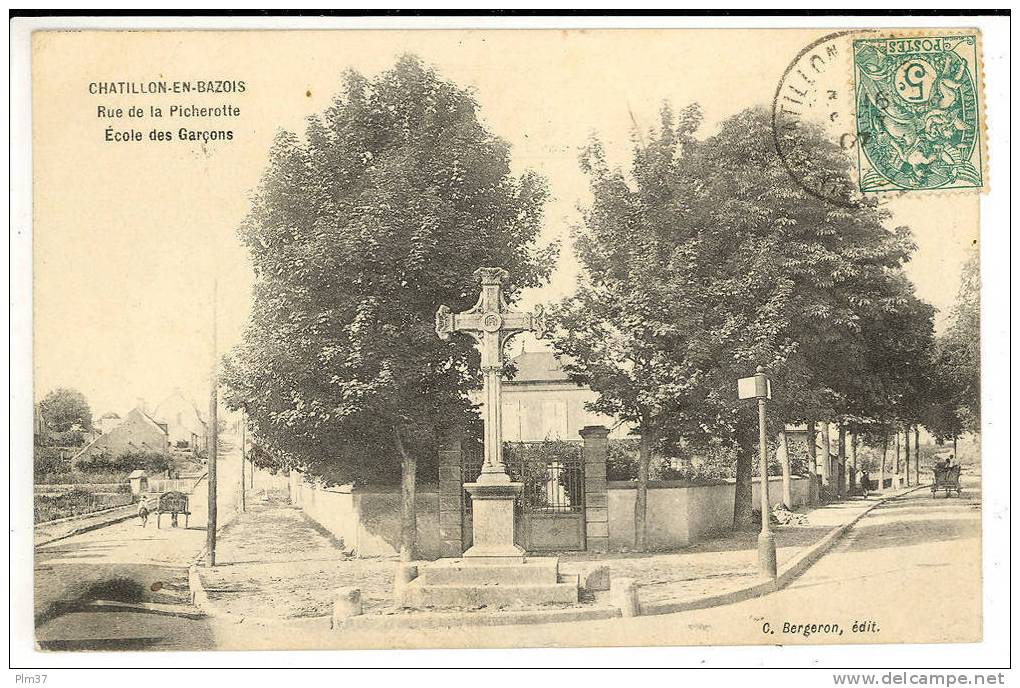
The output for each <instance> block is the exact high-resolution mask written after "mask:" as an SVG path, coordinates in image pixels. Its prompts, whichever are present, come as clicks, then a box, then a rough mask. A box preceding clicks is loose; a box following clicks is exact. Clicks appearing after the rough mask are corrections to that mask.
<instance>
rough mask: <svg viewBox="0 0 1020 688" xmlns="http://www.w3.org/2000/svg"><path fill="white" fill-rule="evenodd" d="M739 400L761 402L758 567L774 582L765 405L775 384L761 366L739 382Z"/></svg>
mask: <svg viewBox="0 0 1020 688" xmlns="http://www.w3.org/2000/svg"><path fill="white" fill-rule="evenodd" d="M737 397H738V398H740V399H757V400H758V460H759V467H758V472H759V475H760V480H761V533H760V534H759V535H758V567H759V569H761V572H762V573H763V574H765V575H767V576H769V577H770V578H773V579H774V578H775V577H776V541H775V538H774V537H773V536H772V526H771V524H770V523H769V516H770V515H771V513H772V510H771V509H769V457H768V438H767V437H766V435H765V402H766V399H771V398H772V381H771V380H769V379H768V378H767V377H766V376H765V369H764V368H762V367H761V366H758V368H757V369H756V370H755V374H754V376H753V377H745V378H741V379H739V380H737Z"/></svg>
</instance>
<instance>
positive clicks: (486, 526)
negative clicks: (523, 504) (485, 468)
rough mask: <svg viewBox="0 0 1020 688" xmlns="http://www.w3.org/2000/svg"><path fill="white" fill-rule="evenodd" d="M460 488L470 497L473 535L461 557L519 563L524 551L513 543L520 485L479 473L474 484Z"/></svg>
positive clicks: (505, 478) (521, 487)
mask: <svg viewBox="0 0 1020 688" xmlns="http://www.w3.org/2000/svg"><path fill="white" fill-rule="evenodd" d="M499 476H502V479H501V478H500V477H499ZM464 489H465V490H467V491H468V493H469V494H470V495H471V513H472V519H473V526H472V528H473V533H474V544H473V545H472V546H471V548H470V549H468V551H466V552H464V557H465V558H468V559H471V558H492V557H496V558H500V559H505V558H511V559H515V560H518V561H522V562H523V561H524V550H523V549H521V548H520V547H519V546H517V545H515V544H514V500H515V499H517V495H519V494H520V493H521V490H523V489H524V484H523V483H513V482H510V478H508V477H507V475H506V473H498V474H497V473H488V474H485V473H483V474H482V475H481V477H479V479H478V482H476V483H465V485H464Z"/></svg>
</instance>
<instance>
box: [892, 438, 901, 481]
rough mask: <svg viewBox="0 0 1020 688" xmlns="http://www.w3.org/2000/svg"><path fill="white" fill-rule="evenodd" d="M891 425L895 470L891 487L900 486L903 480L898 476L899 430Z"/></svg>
mask: <svg viewBox="0 0 1020 688" xmlns="http://www.w3.org/2000/svg"><path fill="white" fill-rule="evenodd" d="M895 427H896V426H895V425H894V426H893V428H894V430H893V442H894V443H895V446H896V470H895V471H894V472H893V487H900V486H902V485H903V481H902V480H901V476H900V431H899V430H896V429H895Z"/></svg>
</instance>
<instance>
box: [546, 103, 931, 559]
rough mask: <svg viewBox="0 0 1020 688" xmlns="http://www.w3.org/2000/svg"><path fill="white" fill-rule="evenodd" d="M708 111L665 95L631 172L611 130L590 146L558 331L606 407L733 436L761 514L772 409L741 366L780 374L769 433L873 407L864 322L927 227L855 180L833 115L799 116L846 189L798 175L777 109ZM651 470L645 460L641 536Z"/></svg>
mask: <svg viewBox="0 0 1020 688" xmlns="http://www.w3.org/2000/svg"><path fill="white" fill-rule="evenodd" d="M698 123H699V114H698V110H697V108H696V107H691V108H688V109H686V110H684V111H682V112H681V113H680V115H679V116H674V114H673V113H672V111H671V110H670V109H669V108H668V107H667V108H664V109H663V113H662V118H661V123H660V126H659V127H658V129H657V130H655V131H652V132H649V133H648V135H647V136H646V137H638V136H635V140H636V142H635V145H634V154H633V161H632V164H631V169H630V174H629V175H625V174H624V173H623V172H622V171H620V170H611V169H609V166H608V164H607V163H606V161H605V157H604V155H603V153H602V148H601V145H600V144H599V143H598V142H597V141H596V142H593V143H592V145H591V146H589V148H588V150H587V151H586V152H585V155H584V157H583V159H582V164H583V166H584V168H585V170H586V171H587V172H588V174H589V176H590V178H591V188H592V195H593V198H594V201H593V203H592V205H591V207H590V208H589V209H588V210H587V212H586V214H585V217H584V226H583V227H581V228H580V229H579V230H578V233H577V234H578V238H577V240H576V244H575V250H576V252H577V255H578V258H579V261H580V263H581V265H582V267H583V268H584V273H583V276H582V280H581V282H580V285H579V289H578V292H577V294H576V295H575V296H573V297H571V298H570V299H568V300H567V301H566V302H565V303H564V304H563V305H562V306H561V308H560V309H559V310H558V311H557V317H558V318H559V324H560V326H561V327H562V332H561V334H560V335H559V337H558V341H557V343H556V346H557V348H558V349H559V351H560V352H561V353H563V354H566V355H567V356H568V357H569V358H568V359H567V360H568V361H570V362H569V363H568V365H567V370H568V372H569V373H570V374H571V375H572V377H574V379H575V380H577V381H579V382H586V383H587V384H589V385H590V386H591V387H592V388H593V389H594V390H595V391H596V392H598V393H599V398H598V400H597V401H596V402H595V403H594V404H593V407H594V410H597V411H600V412H603V413H609V414H615V415H618V416H621V417H623V418H625V419H626V420H630V421H632V422H636V423H637V424H638V425H639V426H640V427H641V429H642V431H643V437H644V436H646V435H647V436H649V439H648V440H646V443H647V445H649V447H650V446H651V445H652V444H656V445H659V446H660V447H663V448H667V447H669V446H671V445H673V446H675V445H676V444H678V443H679V442H681V441H682V440H686V441H688V442H690V443H693V444H695V445H696V444H699V443H700V444H703V445H704V444H707V443H709V442H711V441H712V439H713V438H722V439H723V440H724V441H725V442H728V443H729V444H730V445H732V446H733V447H734V449H735V450H736V459H735V461H736V466H735V475H736V480H737V490H736V499H735V503H734V525H735V526H737V527H748V526H750V525H751V522H752V505H751V478H752V474H753V472H754V458H755V457H756V456H757V419H756V414H755V409H754V405H753V404H752V403H748V402H740V401H738V400H737V398H736V389H735V385H736V382H735V381H736V379H737V378H739V377H744V376H747V375H750V374H752V373H753V371H754V369H755V367H756V366H757V365H762V366H764V367H765V368H766V371H767V372H768V373H769V374H770V375H771V376H772V378H773V380H774V385H773V388H774V400H773V403H772V405H771V409H772V414H771V420H772V427H770V428H769V432H768V434H769V436H770V437H774V436H775V434H776V432H777V431H778V430H779V428H780V427H781V425H782V424H783V423H784V422H785V421H787V420H791V421H792V420H805V419H814V418H818V417H826V416H828V417H833V416H835V415H836V414H837V413H839V414H841V415H848V414H850V413H851V412H852V411H859V410H860V408H863V407H865V406H866V403H865V399H866V395H865V394H864V391H863V390H867V389H868V388H869V386H872V385H873V380H871V379H870V378H869V379H867V380H859V379H857V378H856V377H854V376H855V375H858V374H861V373H862V372H863V370H864V369H863V368H862V366H863V364H862V363H861V362H860V359H861V355H862V352H863V351H864V350H865V349H866V347H867V346H868V341H867V340H866V338H865V337H864V335H863V333H862V329H863V328H864V324H863V323H864V322H866V321H867V320H868V319H869V318H870V317H871V313H873V312H875V311H876V310H881V309H883V308H887V309H888V308H893V307H894V306H895V305H896V300H897V298H899V297H900V296H902V295H897V293H896V291H897V290H896V288H895V287H894V286H893V283H894V282H897V281H898V280H899V279H900V275H901V273H902V271H901V266H902V264H903V262H904V261H905V260H907V258H909V255H910V253H911V251H912V250H913V243H912V241H911V239H910V235H909V231H908V230H906V229H905V228H900V229H898V230H896V231H889V230H887V229H886V228H885V227H884V225H883V222H884V221H885V220H886V219H887V215H886V214H885V213H884V212H883V211H882V210H880V209H879V208H878V207H877V205H876V204H875V203H874V202H872V201H866V200H863V199H861V198H859V197H857V196H854V195H853V193H852V192H851V191H850V189H851V188H852V184H851V183H850V178H849V161H848V160H847V158H846V156H845V154H844V153H843V152H842V151H841V150H840V149H839V148H838V146H835V145H834V144H832V143H830V142H828V141H826V139H825V137H824V136H823V135H822V133H821V132H820V131H819V130H816V129H813V128H811V127H805V128H804V130H803V131H800V132H798V138H799V146H800V147H801V149H802V150H808V151H809V152H810V153H811V159H812V164H813V168H814V169H815V170H816V171H815V172H814V173H813V174H818V175H820V176H823V177H825V178H827V179H829V180H838V181H839V182H840V183H839V184H834V183H831V182H830V183H828V184H827V187H828V188H830V189H832V190H833V193H840V194H842V197H841V199H840V200H841V203H838V204H834V203H830V202H827V201H825V200H823V199H820V198H817V197H815V196H813V195H811V194H808V193H807V192H805V191H804V189H802V188H801V187H800V186H799V185H798V184H797V183H795V182H794V181H793V180H792V179H791V177H790V175H789V174H788V172H787V170H786V168H785V166H784V165H783V163H782V161H781V159H780V158H779V157H778V155H777V153H776V151H775V148H774V145H773V141H772V129H771V121H770V118H769V116H768V113H767V112H765V111H764V110H762V109H759V108H752V109H749V110H746V111H744V112H741V113H739V114H737V115H735V116H733V117H731V118H729V119H727V120H726V121H724V122H723V123H722V125H721V127H720V130H719V132H718V133H717V134H716V135H714V136H711V137H709V138H707V139H705V140H701V141H699V140H696V139H695V138H694V135H693V134H694V131H695V130H696V129H697V126H698ZM810 186H812V187H814V186H817V185H810ZM893 310H894V312H895V309H894V308H893ZM646 453H647V452H646ZM639 465H640V464H639ZM645 474H647V470H646V471H645ZM641 483H642V480H641V479H640V474H639V485H638V488H639V492H638V494H639V505H638V507H637V509H638V513H637V516H638V517H639V520H638V538H637V539H638V542H640V541H641V538H640V531H641V529H642V521H641V520H640V516H641V513H640V512H641V509H642V508H643V504H642V503H641V502H640V495H641V491H642V485H641Z"/></svg>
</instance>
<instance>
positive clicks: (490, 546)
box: [396, 268, 580, 609]
mask: <svg viewBox="0 0 1020 688" xmlns="http://www.w3.org/2000/svg"><path fill="white" fill-rule="evenodd" d="M508 276H509V275H508V274H507V271H506V270H503V269H502V268H479V269H478V270H477V271H476V272H475V278H476V279H477V280H478V281H479V282H480V283H481V285H482V294H481V296H479V297H478V303H476V304H475V306H474V308H472V309H471V310H468V311H464V312H463V313H452V312H451V311H450V309H449V308H447V307H446V306H440V307H439V310H438V311H437V312H436V334H438V335H439V336H440V337H441V338H443V339H449V337H450V335H451V334H453V333H454V332H463V333H465V334H468V335H471V336H472V337H474V338H475V340H476V341H477V342H478V343H479V344H480V345H481V350H482V372H483V373H484V380H485V408H484V411H483V416H482V420H483V422H484V425H485V462H484V463H483V465H482V472H481V474H480V475H479V476H478V480H477V481H476V482H473V483H467V484H465V485H464V489H466V490H467V491H468V492H469V493H471V510H472V514H473V526H472V527H473V530H474V544H473V545H472V547H471V549H469V550H468V551H466V552H464V555H463V557H448V558H445V559H439V560H438V561H433V562H430V563H428V564H424V565H422V566H420V567H417V566H416V567H414V571H413V572H412V571H410V570H408V571H407V572H406V576H407V577H408V578H409V580H408V581H407V583H406V584H401V586H400V587H399V588H398V590H397V591H396V594H397V604H398V605H400V606H402V607H412V608H418V609H435V608H439V609H442V608H463V607H475V606H479V605H483V606H499V607H507V606H510V607H514V606H526V605H534V604H577V599H578V588H579V583H580V581H579V577H578V575H577V574H576V573H575V574H569V575H568V574H561V573H560V571H559V560H558V559H557V558H556V557H527V558H525V556H524V550H523V549H521V548H520V547H518V546H517V545H515V544H514V500H515V499H516V498H517V495H519V494H520V493H521V490H522V489H523V487H524V486H523V485H522V484H521V483H515V482H513V481H511V480H510V476H509V475H507V473H506V467H505V466H504V465H503V427H502V418H501V417H500V416H501V413H500V412H501V410H502V408H501V406H500V386H501V384H502V383H501V380H502V378H501V376H502V373H503V346H504V345H505V344H506V343H507V340H509V339H510V338H511V337H512V336H514V335H515V334H518V333H520V332H528V331H534V332H535V333H536V334H538V336H540V337H541V336H543V335H544V334H545V322H544V320H543V318H542V315H543V314H542V310H541V309H538V308H536V309H535V313H534V314H530V313H516V312H512V311H510V309H509V308H508V307H507V303H506V299H504V298H503V283H504V282H505V281H506V279H507V277H508ZM402 575H405V574H402Z"/></svg>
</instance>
